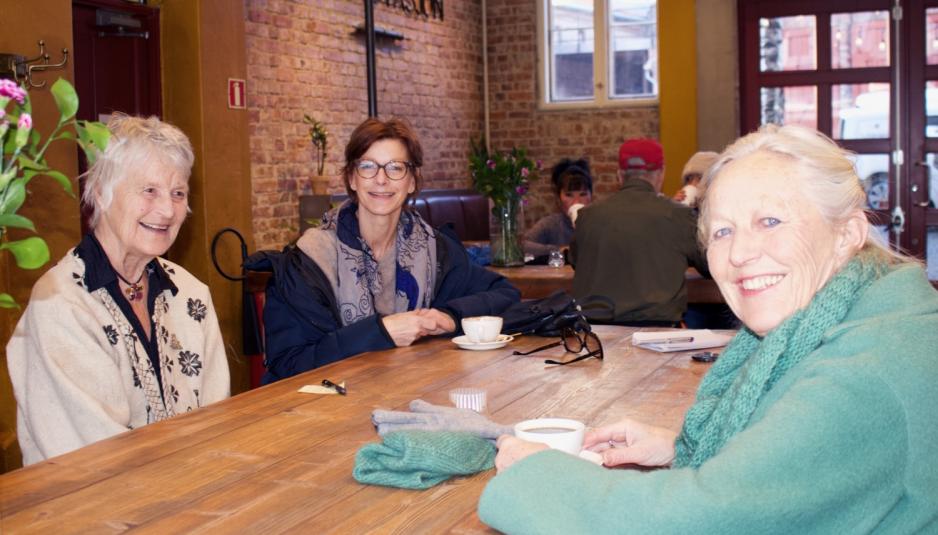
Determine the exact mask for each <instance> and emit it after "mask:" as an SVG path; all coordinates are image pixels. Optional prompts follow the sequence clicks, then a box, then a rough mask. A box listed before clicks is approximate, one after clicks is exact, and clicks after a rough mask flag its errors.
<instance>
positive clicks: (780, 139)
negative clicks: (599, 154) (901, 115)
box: [479, 125, 938, 533]
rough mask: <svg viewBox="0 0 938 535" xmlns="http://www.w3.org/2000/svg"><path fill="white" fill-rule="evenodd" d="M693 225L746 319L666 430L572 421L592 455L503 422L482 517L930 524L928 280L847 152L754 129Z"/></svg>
mask: <svg viewBox="0 0 938 535" xmlns="http://www.w3.org/2000/svg"><path fill="white" fill-rule="evenodd" d="M704 184H705V195H704V198H703V203H702V205H701V214H700V238H701V241H702V242H703V243H704V244H706V246H707V256H708V258H709V260H710V268H711V270H712V272H713V275H714V279H715V280H716V282H717V284H718V285H719V287H720V291H721V292H722V293H723V296H724V297H725V298H726V301H727V302H728V303H729V304H730V306H731V307H732V308H733V311H734V312H735V313H736V315H737V316H739V318H740V319H741V320H742V322H743V323H744V325H745V327H744V328H743V329H741V330H740V332H739V333H738V335H737V336H736V337H735V338H734V339H733V340H732V342H731V343H730V344H729V345H728V346H727V347H726V349H725V350H724V351H723V352H722V354H721V355H720V358H719V360H717V362H716V363H715V364H714V365H713V368H712V369H711V370H710V371H709V372H708V373H707V374H706V375H705V376H704V378H703V380H702V382H701V384H700V387H699V389H698V391H697V398H696V402H695V403H694V405H693V406H692V407H691V408H690V409H689V410H688V411H687V414H686V415H685V418H684V425H683V429H682V430H681V432H680V434H677V433H675V432H673V431H671V430H669V429H662V428H658V427H654V426H651V425H647V424H642V423H639V422H636V421H632V420H625V421H622V422H619V423H617V424H613V425H608V426H604V427H600V428H599V429H596V430H592V431H590V432H589V433H587V436H586V440H585V443H584V446H585V447H587V448H589V449H591V450H593V451H595V452H601V454H602V457H603V464H605V465H606V466H616V465H623V464H637V465H641V466H649V467H669V469H662V470H656V471H651V472H639V471H633V470H607V469H605V468H602V467H600V466H596V465H593V464H591V463H588V462H585V461H582V460H580V459H578V458H576V457H574V456H572V455H567V454H564V453H560V452H556V451H543V450H544V447H543V446H542V445H539V444H533V443H529V442H524V441H521V440H518V439H516V438H514V437H510V436H507V435H506V436H503V437H501V438H500V439H499V452H498V457H497V459H496V467H497V468H498V470H499V474H498V475H497V476H496V477H495V478H494V479H493V480H492V481H491V482H490V483H489V484H488V487H487V488H486V489H485V491H484V493H483V495H482V498H481V501H480V505H479V515H480V517H481V519H482V520H483V521H484V522H486V523H487V524H489V525H490V526H492V527H494V528H496V529H498V530H501V531H504V532H507V533H520V532H526V533H544V532H554V533H572V532H578V531H583V530H584V529H585V528H587V527H588V528H589V531H590V532H593V533H612V532H621V531H623V530H626V529H627V530H628V531H630V532H635V533H678V532H695V533H848V532H850V533H926V532H928V533H933V532H935V531H936V529H938V493H936V492H935V489H938V426H936V425H935V414H936V413H938V389H936V388H935V385H934V383H935V377H938V359H936V358H935V348H936V347H938V292H936V291H935V289H934V288H933V287H932V286H931V284H930V283H929V281H928V278H927V277H926V275H925V271H924V269H923V268H922V265H921V262H920V261H918V260H916V259H912V258H907V257H904V256H902V255H900V254H897V253H895V252H893V251H891V250H890V249H889V248H888V246H887V245H886V244H884V243H881V242H880V241H879V237H878V233H877V232H876V230H875V229H874V228H873V227H872V225H871V224H870V222H869V220H868V219H867V216H866V213H865V210H864V207H865V205H866V195H865V194H864V191H863V188H862V187H861V185H860V179H859V178H858V177H857V174H856V170H855V168H854V165H853V163H852V161H851V159H850V155H849V154H848V153H847V152H845V151H844V150H842V149H840V148H839V147H838V146H837V145H836V144H835V143H834V142H833V141H831V140H830V139H829V138H827V137H826V136H824V135H823V134H821V133H819V132H816V131H814V130H809V129H806V128H803V127H798V126H784V127H777V126H774V125H769V126H765V127H763V128H762V129H761V130H760V131H759V132H757V133H753V134H750V135H748V136H746V137H744V138H742V139H740V140H738V141H736V142H735V143H734V144H733V145H731V146H730V147H729V148H727V150H726V151H725V152H723V154H721V155H720V157H719V159H718V160H717V162H716V163H715V164H714V165H713V167H711V168H710V170H709V171H708V174H707V175H706V176H705V177H704Z"/></svg>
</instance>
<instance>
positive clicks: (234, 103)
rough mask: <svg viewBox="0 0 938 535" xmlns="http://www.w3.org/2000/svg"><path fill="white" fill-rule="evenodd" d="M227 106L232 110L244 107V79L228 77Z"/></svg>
mask: <svg viewBox="0 0 938 535" xmlns="http://www.w3.org/2000/svg"><path fill="white" fill-rule="evenodd" d="M228 107H229V108H231V109H233V110H243V109H244V107H245V102H244V80H241V79H240V78H229V79H228Z"/></svg>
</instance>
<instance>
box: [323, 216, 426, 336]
mask: <svg viewBox="0 0 938 535" xmlns="http://www.w3.org/2000/svg"><path fill="white" fill-rule="evenodd" d="M320 228H321V229H322V230H325V231H334V232H335V233H336V238H337V240H336V242H337V248H336V280H337V287H336V288H333V290H335V294H336V299H337V300H338V303H339V312H340V316H341V318H342V325H349V324H352V323H355V322H357V321H360V320H362V319H364V318H367V317H368V316H372V315H374V314H375V297H376V296H378V295H380V294H381V292H382V291H383V288H382V282H381V276H380V273H379V271H378V262H377V261H376V260H375V258H374V255H373V254H372V252H371V248H370V247H369V246H368V244H367V243H365V240H364V239H363V238H362V236H361V232H360V230H359V226H358V204H357V203H354V202H351V201H346V202H345V203H344V204H343V205H342V206H340V207H339V209H338V210H336V211H333V212H330V213H328V214H326V216H325V217H324V218H323V225H322V227H320ZM395 249H396V251H397V255H396V266H395V276H394V280H395V298H394V312H395V313H397V312H406V311H408V310H414V309H417V308H428V307H429V306H430V303H431V302H432V301H433V286H434V278H435V275H436V269H435V266H436V238H435V235H434V232H433V228H432V227H430V225H429V224H427V222H426V221H424V220H423V219H422V218H421V217H420V215H419V214H418V213H417V212H415V211H410V210H406V209H405V210H402V211H401V216H400V219H399V220H398V223H397V240H396V244H395Z"/></svg>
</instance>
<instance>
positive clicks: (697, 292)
mask: <svg viewBox="0 0 938 535" xmlns="http://www.w3.org/2000/svg"><path fill="white" fill-rule="evenodd" d="M488 269H490V270H492V271H494V272H496V273H499V274H501V275H502V276H504V277H505V278H507V279H508V280H510V281H511V283H512V284H514V285H515V286H516V287H517V288H518V289H519V290H521V297H522V298H524V299H539V298H541V297H547V296H548V295H550V294H552V293H553V292H555V291H557V290H564V291H566V292H567V293H573V268H572V267H571V266H570V265H565V266H563V267H559V268H555V267H550V266H520V267H508V268H500V267H489V268H488ZM685 280H686V281H687V302H688V303H691V304H702V303H710V304H712V303H724V301H723V295H722V294H720V289H719V288H717V285H716V283H715V282H713V280H711V279H705V278H703V277H702V276H701V275H700V273H698V272H697V270H696V269H694V268H688V269H687V272H686V273H685Z"/></svg>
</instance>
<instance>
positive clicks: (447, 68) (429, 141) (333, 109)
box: [244, 0, 482, 249]
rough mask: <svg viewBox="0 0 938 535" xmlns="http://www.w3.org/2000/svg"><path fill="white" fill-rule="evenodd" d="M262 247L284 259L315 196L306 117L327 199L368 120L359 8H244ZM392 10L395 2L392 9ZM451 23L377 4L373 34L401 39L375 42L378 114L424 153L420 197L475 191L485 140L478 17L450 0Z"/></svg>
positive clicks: (330, 0)
mask: <svg viewBox="0 0 938 535" xmlns="http://www.w3.org/2000/svg"><path fill="white" fill-rule="evenodd" d="M244 2H245V13H246V17H247V20H246V21H245V30H246V35H247V37H246V41H247V43H246V47H247V62H248V95H247V98H248V107H249V111H250V128H251V133H250V136H251V140H250V143H251V180H252V186H253V220H254V229H253V231H254V238H255V242H256V245H257V247H258V248H259V249H263V248H279V247H282V246H283V245H285V244H286V243H288V242H289V241H291V240H293V239H294V238H295V237H296V235H297V230H298V212H297V196H298V195H301V194H307V193H310V192H311V184H310V178H311V177H312V175H314V174H315V168H314V164H313V150H312V145H311V144H310V142H309V137H308V136H307V127H306V126H305V125H304V124H303V114H304V113H307V114H310V115H312V116H314V117H315V118H316V119H318V120H320V121H322V122H323V123H325V125H326V128H327V129H328V131H329V134H330V136H329V143H330V146H329V154H328V159H327V161H326V168H325V172H324V174H325V175H328V177H329V188H328V189H329V191H330V192H344V191H345V190H344V186H343V185H342V180H341V177H340V176H339V172H340V168H341V166H342V165H343V163H344V161H343V155H342V152H343V150H344V147H345V143H346V142H347V141H348V137H349V135H350V134H351V131H352V130H353V129H354V128H355V126H357V125H358V124H359V123H360V122H361V121H362V120H364V119H365V118H366V117H367V115H368V96H367V89H366V84H367V82H366V74H365V39H364V36H363V35H360V34H359V35H355V34H353V32H354V28H355V26H356V25H359V24H363V23H364V12H363V6H362V2H361V1H360V0H296V1H288V0H244ZM392 4H394V2H392ZM444 8H445V19H444V20H443V21H440V20H439V19H423V18H419V17H415V16H413V15H407V14H405V13H403V12H402V11H401V10H400V9H396V8H393V7H389V6H387V5H385V4H384V3H376V4H375V6H374V11H375V25H376V26H379V27H383V28H386V29H389V30H393V31H396V32H398V33H401V34H403V35H404V36H405V38H404V39H402V40H396V41H391V40H385V39H378V50H377V75H378V112H379V115H380V117H382V118H390V117H392V116H397V117H403V118H406V119H407V120H409V121H410V122H411V124H412V125H413V126H414V127H415V129H416V130H417V133H418V135H419V136H420V139H421V141H422V143H423V146H424V152H425V156H424V160H425V168H424V177H425V178H427V182H426V183H425V184H424V187H433V188H461V187H467V186H468V173H467V171H466V165H467V163H466V162H467V160H466V157H467V154H468V147H469V138H470V136H477V135H478V134H479V132H481V131H482V94H481V88H482V57H481V8H480V2H479V1H477V0H476V1H464V0H459V1H457V0H447V1H445V2H444Z"/></svg>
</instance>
